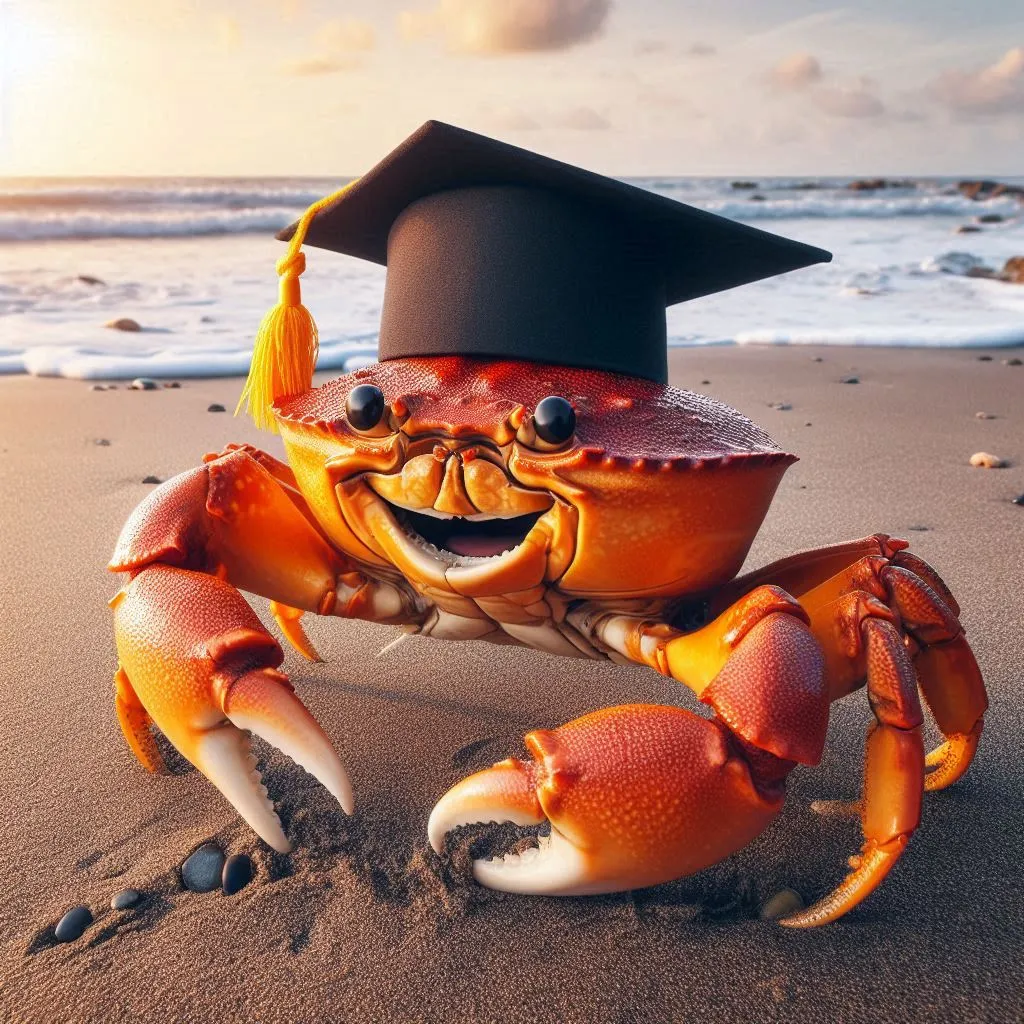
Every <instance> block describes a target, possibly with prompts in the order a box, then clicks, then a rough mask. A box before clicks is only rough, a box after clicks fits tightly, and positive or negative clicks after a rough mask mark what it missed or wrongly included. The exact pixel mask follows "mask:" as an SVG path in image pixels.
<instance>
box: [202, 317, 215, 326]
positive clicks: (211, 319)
mask: <svg viewBox="0 0 1024 1024" xmlns="http://www.w3.org/2000/svg"><path fill="white" fill-rule="evenodd" d="M199 322H200V323H201V324H213V323H216V322H217V318H216V317H212V316H201V317H200V318H199Z"/></svg>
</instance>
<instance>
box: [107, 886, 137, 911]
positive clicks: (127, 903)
mask: <svg viewBox="0 0 1024 1024" xmlns="http://www.w3.org/2000/svg"><path fill="white" fill-rule="evenodd" d="M141 899H142V893H141V892H139V890H138V889H122V890H121V891H120V892H119V893H117V894H116V895H115V896H114V898H113V899H112V900H111V901H110V905H111V907H113V908H114V910H127V909H128V908H129V907H134V906H135V904H136V903H138V902H139V900H141Z"/></svg>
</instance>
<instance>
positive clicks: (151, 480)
mask: <svg viewBox="0 0 1024 1024" xmlns="http://www.w3.org/2000/svg"><path fill="white" fill-rule="evenodd" d="M142 482H143V483H144V484H162V483H163V480H161V479H160V477H158V476H153V474H152V473H150V475H149V476H144V477H143V478H142Z"/></svg>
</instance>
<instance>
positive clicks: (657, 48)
mask: <svg viewBox="0 0 1024 1024" xmlns="http://www.w3.org/2000/svg"><path fill="white" fill-rule="evenodd" d="M674 50H675V47H674V46H672V45H671V44H670V43H668V42H667V41H666V40H664V39H641V40H640V41H639V42H638V43H636V45H635V46H634V47H633V53H634V54H635V55H636V56H637V57H654V56H657V55H658V54H662V53H672V52H673V51H674ZM681 52H682V54H683V56H686V57H710V56H712V55H713V54H716V53H718V50H716V49H715V47H713V46H709V45H708V44H707V43H693V44H691V45H690V46H687V47H686V48H685V49H684V50H682V51H681Z"/></svg>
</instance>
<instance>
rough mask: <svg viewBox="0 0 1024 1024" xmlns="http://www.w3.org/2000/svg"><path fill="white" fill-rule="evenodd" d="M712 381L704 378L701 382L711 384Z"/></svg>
mask: <svg viewBox="0 0 1024 1024" xmlns="http://www.w3.org/2000/svg"><path fill="white" fill-rule="evenodd" d="M710 383H711V381H709V380H702V381H701V384H710Z"/></svg>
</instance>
